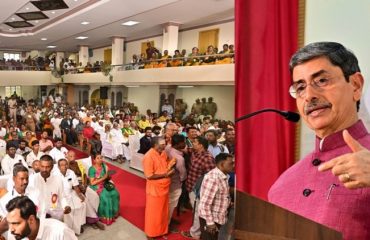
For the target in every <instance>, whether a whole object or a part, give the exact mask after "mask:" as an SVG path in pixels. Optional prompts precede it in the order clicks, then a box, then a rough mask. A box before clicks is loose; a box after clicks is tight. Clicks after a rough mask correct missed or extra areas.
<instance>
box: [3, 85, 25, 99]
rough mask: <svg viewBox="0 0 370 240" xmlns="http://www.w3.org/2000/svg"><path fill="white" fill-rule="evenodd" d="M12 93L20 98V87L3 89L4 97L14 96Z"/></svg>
mask: <svg viewBox="0 0 370 240" xmlns="http://www.w3.org/2000/svg"><path fill="white" fill-rule="evenodd" d="M14 92H15V93H16V94H17V96H22V88H21V86H11V87H5V96H6V97H10V96H12V95H13V94H14Z"/></svg>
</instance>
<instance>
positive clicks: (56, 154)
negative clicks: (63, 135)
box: [49, 147, 68, 163]
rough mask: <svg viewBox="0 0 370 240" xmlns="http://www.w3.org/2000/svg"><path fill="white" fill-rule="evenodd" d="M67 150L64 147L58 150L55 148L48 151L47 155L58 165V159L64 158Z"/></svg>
mask: <svg viewBox="0 0 370 240" xmlns="http://www.w3.org/2000/svg"><path fill="white" fill-rule="evenodd" d="M67 152H68V150H67V148H65V147H61V148H60V150H59V149H58V148H56V147H53V149H51V150H50V152H49V155H50V156H51V157H52V158H53V159H54V161H55V162H56V163H58V161H59V159H62V158H66V154H67Z"/></svg>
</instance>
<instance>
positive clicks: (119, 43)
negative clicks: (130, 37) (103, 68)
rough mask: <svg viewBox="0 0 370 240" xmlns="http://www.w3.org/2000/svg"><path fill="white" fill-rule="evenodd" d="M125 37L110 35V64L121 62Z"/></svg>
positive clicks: (120, 63)
mask: <svg viewBox="0 0 370 240" xmlns="http://www.w3.org/2000/svg"><path fill="white" fill-rule="evenodd" d="M124 42H125V38H123V37H112V65H122V64H123V44H124Z"/></svg>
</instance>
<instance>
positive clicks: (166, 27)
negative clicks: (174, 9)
mask: <svg viewBox="0 0 370 240" xmlns="http://www.w3.org/2000/svg"><path fill="white" fill-rule="evenodd" d="M179 26H180V24H179V23H174V22H168V23H165V24H163V48H162V53H163V51H164V50H168V54H169V55H173V54H174V52H175V50H176V49H178V44H179Z"/></svg>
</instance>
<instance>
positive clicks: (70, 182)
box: [56, 169, 86, 234]
mask: <svg viewBox="0 0 370 240" xmlns="http://www.w3.org/2000/svg"><path fill="white" fill-rule="evenodd" d="M56 175H59V176H60V177H61V178H63V183H64V193H65V197H66V200H67V204H68V206H70V207H71V209H72V211H71V213H70V214H66V215H64V223H65V224H67V226H68V227H69V228H71V229H72V230H73V231H74V232H75V233H76V234H80V233H81V226H82V225H84V224H85V223H86V203H85V202H81V199H80V198H79V197H78V196H77V193H76V192H75V190H74V189H73V187H76V186H78V180H77V177H76V174H75V173H74V172H73V171H72V170H70V169H67V172H66V175H65V176H64V175H63V174H62V173H61V172H60V171H58V172H57V173H56Z"/></svg>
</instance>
